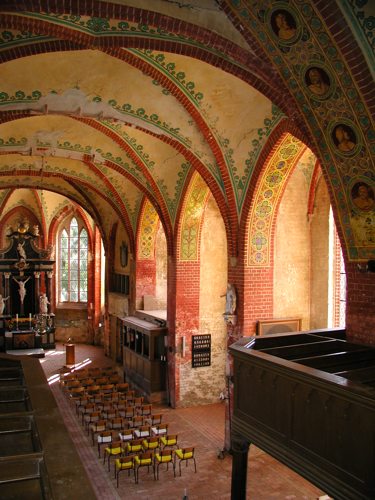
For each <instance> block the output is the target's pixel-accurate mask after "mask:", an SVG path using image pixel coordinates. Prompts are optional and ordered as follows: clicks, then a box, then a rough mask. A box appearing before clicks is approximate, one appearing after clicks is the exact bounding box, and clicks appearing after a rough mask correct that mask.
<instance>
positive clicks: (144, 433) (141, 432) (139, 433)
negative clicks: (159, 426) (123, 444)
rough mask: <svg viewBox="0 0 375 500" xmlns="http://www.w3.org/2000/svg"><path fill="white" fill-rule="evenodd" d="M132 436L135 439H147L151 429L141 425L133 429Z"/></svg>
mask: <svg viewBox="0 0 375 500" xmlns="http://www.w3.org/2000/svg"><path fill="white" fill-rule="evenodd" d="M134 436H135V437H136V438H148V437H150V436H151V427H150V426H149V425H141V426H140V427H138V428H137V429H134Z"/></svg>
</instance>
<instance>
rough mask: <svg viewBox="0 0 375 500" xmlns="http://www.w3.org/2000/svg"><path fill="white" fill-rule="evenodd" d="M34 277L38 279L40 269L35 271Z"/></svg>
mask: <svg viewBox="0 0 375 500" xmlns="http://www.w3.org/2000/svg"><path fill="white" fill-rule="evenodd" d="M34 277H35V279H36V280H38V279H39V278H40V272H39V271H34Z"/></svg>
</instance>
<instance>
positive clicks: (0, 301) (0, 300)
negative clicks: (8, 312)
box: [0, 293, 9, 316]
mask: <svg viewBox="0 0 375 500" xmlns="http://www.w3.org/2000/svg"><path fill="white" fill-rule="evenodd" d="M8 299H9V296H8V297H5V298H3V296H2V295H1V293H0V316H2V315H3V314H4V309H5V301H6V300H8Z"/></svg>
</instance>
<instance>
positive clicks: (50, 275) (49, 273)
mask: <svg viewBox="0 0 375 500" xmlns="http://www.w3.org/2000/svg"><path fill="white" fill-rule="evenodd" d="M52 276H53V271H47V277H48V279H52Z"/></svg>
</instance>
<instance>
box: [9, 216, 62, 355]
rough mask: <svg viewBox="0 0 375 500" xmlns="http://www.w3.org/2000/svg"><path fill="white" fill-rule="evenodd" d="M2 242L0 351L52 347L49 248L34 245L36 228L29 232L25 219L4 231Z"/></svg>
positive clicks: (52, 319) (52, 263) (37, 238)
mask: <svg viewBox="0 0 375 500" xmlns="http://www.w3.org/2000/svg"><path fill="white" fill-rule="evenodd" d="M6 240H7V246H6V247H5V248H2V249H0V336H1V337H2V338H1V339H0V350H8V349H21V348H22V349H25V348H28V349H32V348H35V347H36V346H37V345H38V346H39V347H40V346H41V347H49V348H50V347H54V343H55V340H54V331H55V327H54V314H53V311H51V309H50V308H51V304H50V300H49V297H51V293H52V276H53V269H54V264H55V261H54V260H52V259H51V255H52V250H53V249H52V247H50V248H48V249H42V248H40V247H39V246H38V245H37V241H38V240H39V229H38V226H33V228H32V230H30V228H29V223H28V221H27V219H24V220H22V221H20V222H19V223H17V227H16V228H15V229H14V228H12V227H8V228H7V232H6ZM39 337H40V338H39Z"/></svg>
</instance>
